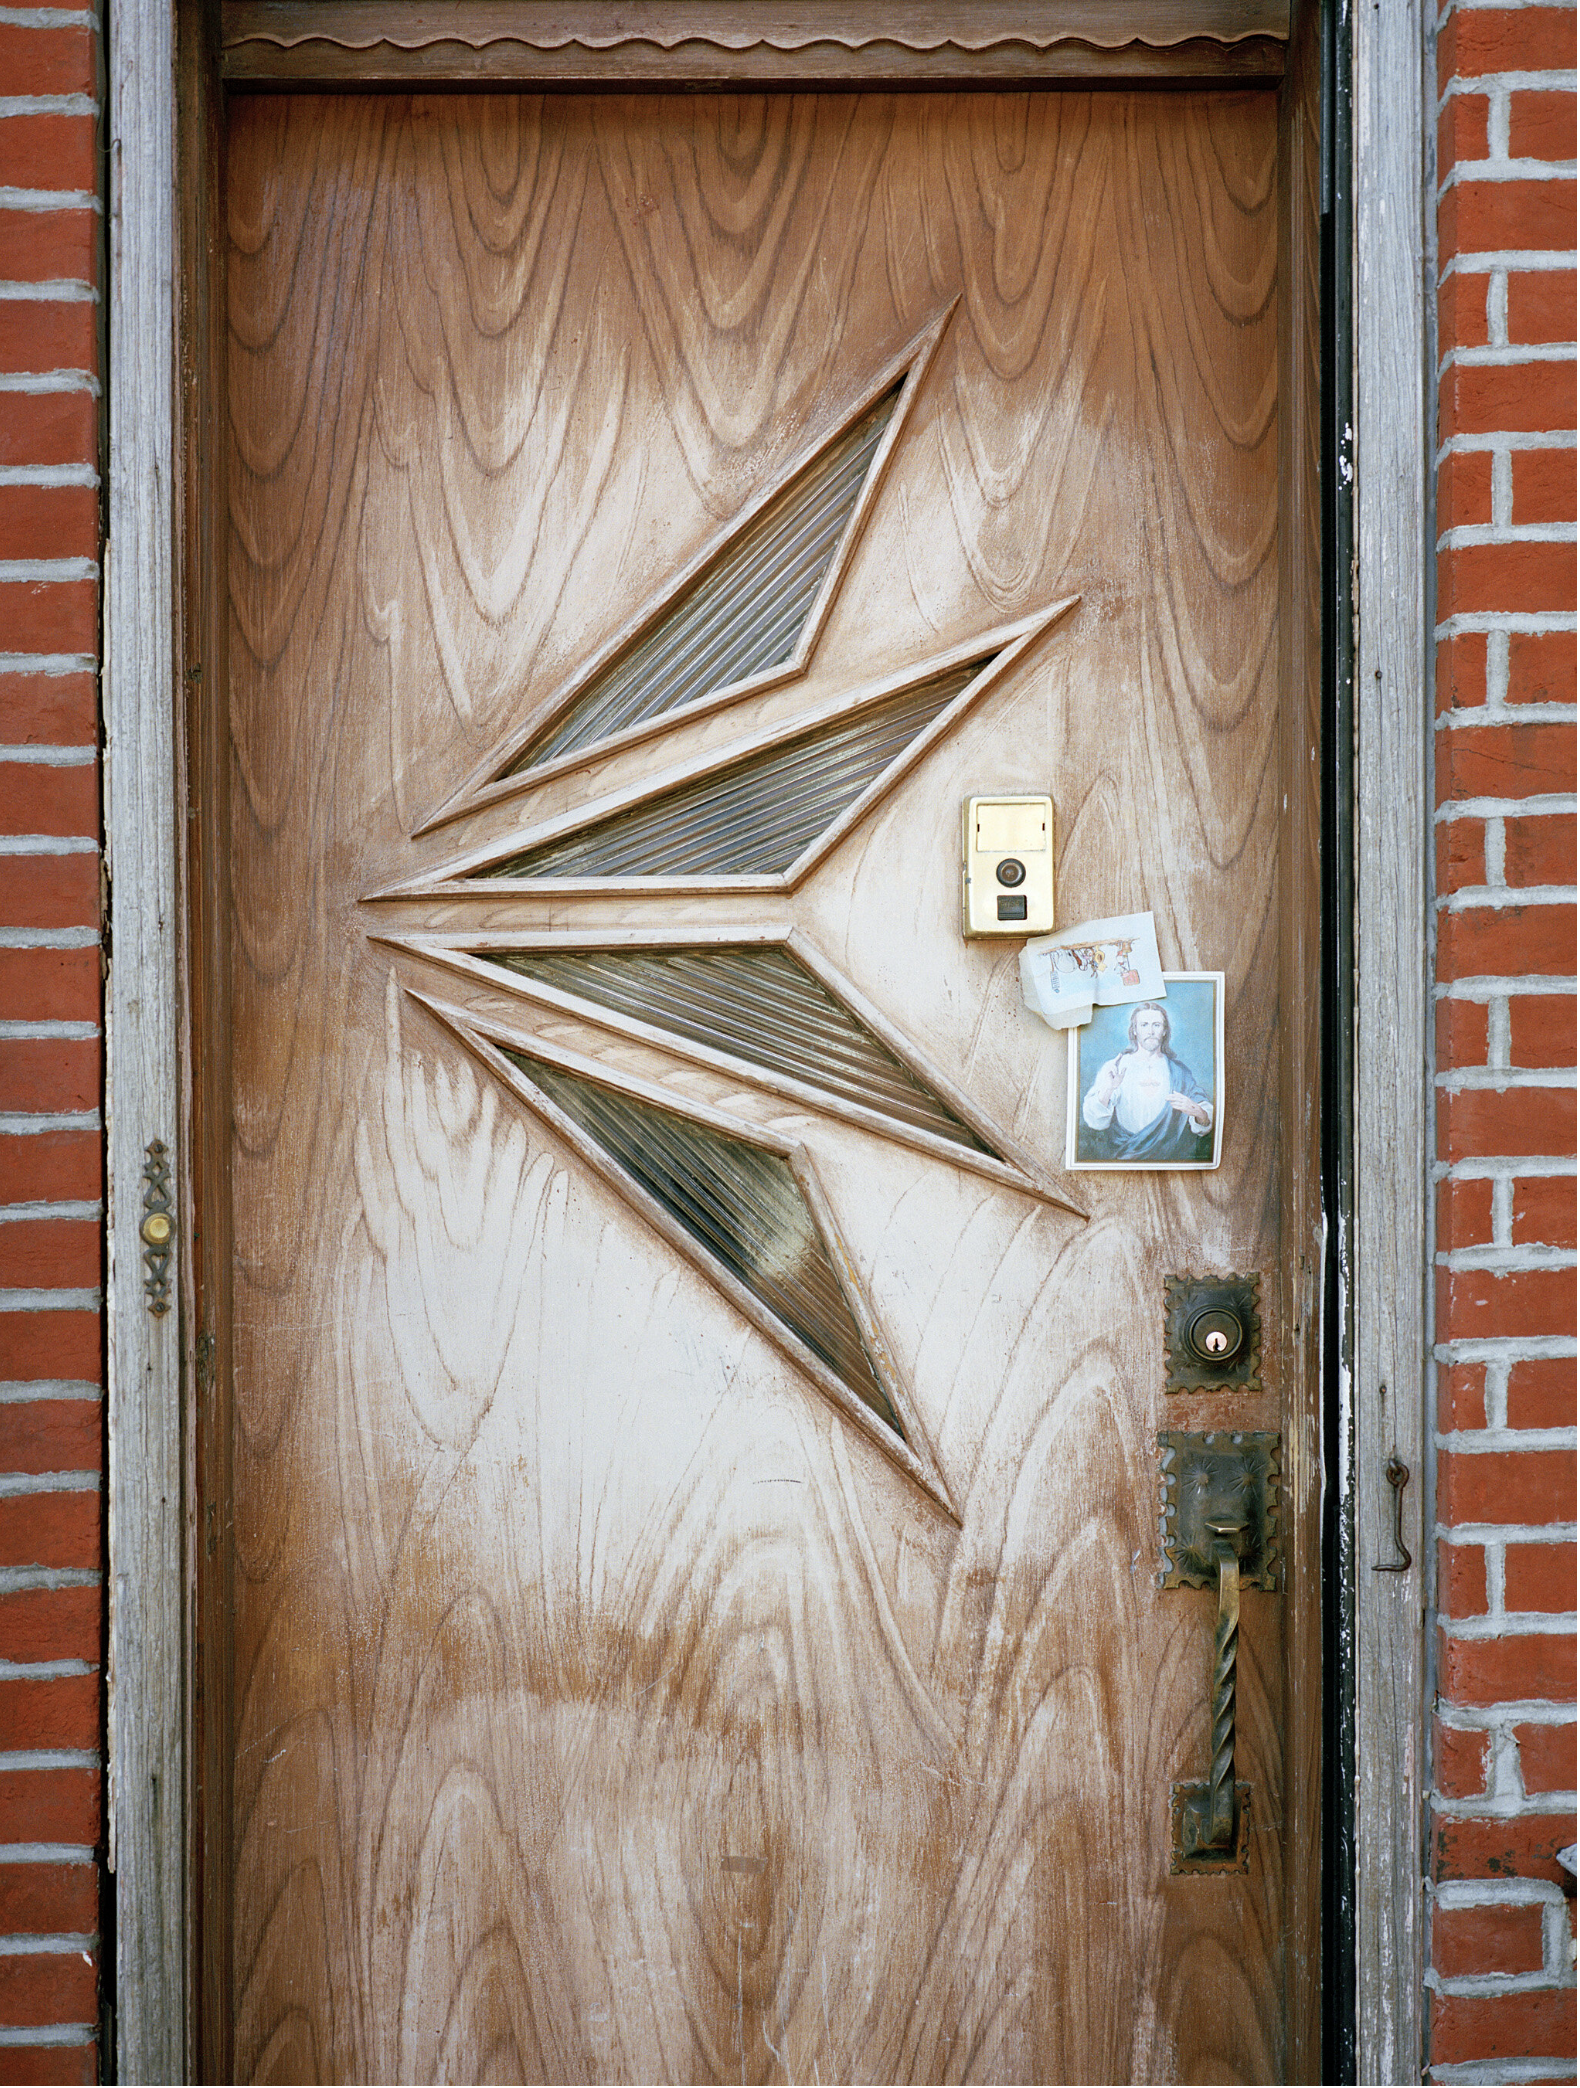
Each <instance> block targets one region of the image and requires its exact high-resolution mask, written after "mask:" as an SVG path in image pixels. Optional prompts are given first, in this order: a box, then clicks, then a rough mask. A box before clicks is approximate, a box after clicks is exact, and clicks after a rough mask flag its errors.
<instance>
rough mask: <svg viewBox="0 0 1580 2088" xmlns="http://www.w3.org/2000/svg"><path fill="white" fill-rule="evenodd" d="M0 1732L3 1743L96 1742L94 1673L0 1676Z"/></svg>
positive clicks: (96, 1685)
mask: <svg viewBox="0 0 1580 2088" xmlns="http://www.w3.org/2000/svg"><path fill="white" fill-rule="evenodd" d="M0 1733H4V1734H5V1736H6V1744H7V1746H8V1747H19V1748H20V1747H80V1748H95V1747H97V1746H98V1745H99V1678H98V1676H97V1675H49V1676H45V1677H43V1678H39V1677H37V1676H23V1677H16V1676H11V1677H6V1678H0Z"/></svg>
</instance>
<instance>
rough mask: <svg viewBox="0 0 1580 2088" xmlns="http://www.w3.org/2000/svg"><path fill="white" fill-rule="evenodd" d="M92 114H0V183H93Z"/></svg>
mask: <svg viewBox="0 0 1580 2088" xmlns="http://www.w3.org/2000/svg"><path fill="white" fill-rule="evenodd" d="M98 180H99V153H98V141H97V136H96V126H95V124H94V120H93V118H92V117H91V116H6V117H0V188H38V189H85V190H89V191H91V190H93V189H95V188H97V186H98Z"/></svg>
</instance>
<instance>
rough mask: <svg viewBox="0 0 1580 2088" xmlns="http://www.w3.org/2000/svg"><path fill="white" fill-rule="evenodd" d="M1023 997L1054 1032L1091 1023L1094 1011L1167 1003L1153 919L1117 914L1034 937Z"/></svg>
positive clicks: (1024, 955) (1023, 960)
mask: <svg viewBox="0 0 1580 2088" xmlns="http://www.w3.org/2000/svg"><path fill="white" fill-rule="evenodd" d="M1020 991H1021V998H1022V999H1023V1000H1024V1001H1025V1003H1026V1005H1027V1007H1028V1008H1030V1009H1031V1010H1032V1011H1033V1013H1035V1014H1038V1015H1040V1016H1041V1017H1042V1019H1043V1021H1044V1022H1046V1023H1047V1024H1048V1025H1049V1027H1050V1028H1052V1029H1074V1028H1076V1027H1077V1026H1078V1025H1079V1024H1081V1023H1083V1022H1090V1021H1091V1019H1092V1010H1093V1008H1094V1007H1097V1008H1111V1007H1114V1006H1116V1005H1118V1003H1120V1002H1121V1001H1141V1000H1161V999H1162V998H1163V996H1164V992H1165V988H1164V985H1163V966H1162V963H1161V962H1160V960H1159V958H1158V934H1157V929H1156V927H1155V925H1154V923H1153V920H1152V916H1151V914H1149V913H1137V914H1115V915H1114V916H1112V917H1111V918H1110V919H1108V920H1106V921H1081V922H1079V923H1078V924H1077V925H1076V926H1075V927H1074V928H1061V929H1060V930H1059V931H1058V933H1057V934H1056V935H1038V936H1035V937H1033V939H1032V940H1031V941H1030V942H1029V943H1027V944H1026V946H1025V948H1024V949H1023V950H1022V951H1021V953H1020Z"/></svg>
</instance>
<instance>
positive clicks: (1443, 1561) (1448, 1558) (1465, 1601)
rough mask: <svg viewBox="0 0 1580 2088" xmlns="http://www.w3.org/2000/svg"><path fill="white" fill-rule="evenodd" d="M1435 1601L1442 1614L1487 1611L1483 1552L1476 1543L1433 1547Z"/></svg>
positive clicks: (1477, 1614)
mask: <svg viewBox="0 0 1580 2088" xmlns="http://www.w3.org/2000/svg"><path fill="white" fill-rule="evenodd" d="M1437 1604H1438V1608H1439V1609H1440V1610H1441V1612H1442V1613H1443V1615H1444V1616H1445V1617H1484V1616H1485V1615H1486V1613H1487V1552H1486V1547H1485V1546H1484V1545H1480V1544H1443V1543H1441V1542H1440V1543H1439V1544H1438V1547H1437Z"/></svg>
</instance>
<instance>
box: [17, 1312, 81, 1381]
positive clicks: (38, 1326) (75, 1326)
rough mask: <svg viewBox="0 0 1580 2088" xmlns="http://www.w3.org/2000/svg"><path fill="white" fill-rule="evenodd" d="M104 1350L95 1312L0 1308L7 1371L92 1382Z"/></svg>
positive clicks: (26, 1376) (23, 1375)
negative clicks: (28, 1310)
mask: <svg viewBox="0 0 1580 2088" xmlns="http://www.w3.org/2000/svg"><path fill="white" fill-rule="evenodd" d="M102 1353H103V1328H102V1327H101V1325H100V1320H99V1314H98V1313H97V1312H0V1356H4V1357H5V1369H6V1375H7V1376H8V1377H10V1378H14V1379H16V1380H18V1381H19V1382H23V1383H25V1382H26V1381H27V1380H28V1379H30V1378H69V1379H73V1380H76V1381H82V1380H86V1381H88V1382H89V1383H93V1382H94V1381H96V1380H97V1379H98V1376H99V1372H100V1367H101V1363H100V1359H101V1356H102Z"/></svg>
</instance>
